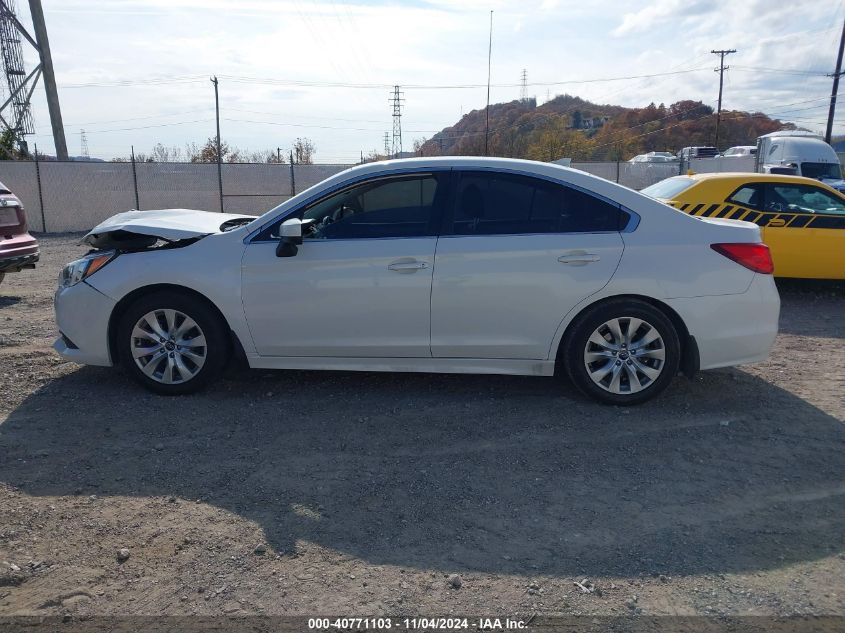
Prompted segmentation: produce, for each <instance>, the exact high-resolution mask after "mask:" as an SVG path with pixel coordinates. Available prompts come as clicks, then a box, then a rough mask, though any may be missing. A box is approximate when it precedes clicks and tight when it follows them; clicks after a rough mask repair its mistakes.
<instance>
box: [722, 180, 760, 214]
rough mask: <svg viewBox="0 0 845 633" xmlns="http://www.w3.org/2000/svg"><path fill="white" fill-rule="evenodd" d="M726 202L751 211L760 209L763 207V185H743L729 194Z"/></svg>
mask: <svg viewBox="0 0 845 633" xmlns="http://www.w3.org/2000/svg"><path fill="white" fill-rule="evenodd" d="M728 202H733V203H734V204H738V205H741V206H743V207H749V208H751V209H760V208H762V206H763V185H760V184H750V185H743V186H742V187H740V188H739V189H737V190H736V191H734V192H733V193H732V194H731V196H730V197H729V198H728Z"/></svg>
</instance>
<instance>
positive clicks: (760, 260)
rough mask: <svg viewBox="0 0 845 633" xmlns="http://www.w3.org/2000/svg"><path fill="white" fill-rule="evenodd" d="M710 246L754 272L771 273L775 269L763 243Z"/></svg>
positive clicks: (769, 253)
mask: <svg viewBox="0 0 845 633" xmlns="http://www.w3.org/2000/svg"><path fill="white" fill-rule="evenodd" d="M710 248H712V249H713V250H714V251H716V252H717V253H719V254H721V255H724V256H725V257H727V258H728V259H732V260H733V261H735V262H736V263H737V264H739V265H740V266H745V267H746V268H748V269H749V270H753V271H754V272H755V273H762V274H764V275H771V274H772V273H773V272H774V271H775V265H774V263H773V262H772V254H771V252H770V251H769V247H768V246H766V245H765V244H748V243H740V244H711V245H710Z"/></svg>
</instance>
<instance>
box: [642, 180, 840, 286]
mask: <svg viewBox="0 0 845 633" xmlns="http://www.w3.org/2000/svg"><path fill="white" fill-rule="evenodd" d="M642 193H644V194H646V195H649V196H652V197H654V198H657V199H659V200H663V201H664V202H666V203H667V204H670V205H672V206H673V207H676V208H678V209H680V210H681V211H684V212H686V213H689V214H691V215H693V216H698V217H706V218H724V219H731V220H745V221H746V222H753V223H755V224H757V225H758V226H760V227H761V231H762V235H763V241H764V242H765V243H766V244H767V245H768V246H769V247H770V248H771V249H772V259H773V260H774V264H775V271H774V274H775V275H776V276H778V277H798V278H810V279H845V256H843V253H845V196H843V195H842V194H841V193H840V192H839V191H837V190H835V189H833V188H832V187H829V186H828V185H826V184H824V183H822V182H819V181H818V180H814V179H812V178H802V177H801V176H789V175H782V174H753V173H733V174H730V173H723V174H696V175H694V176H675V177H673V178H667V179H666V180H663V181H662V182H659V183H657V184H655V185H652V186H651V187H647V188H646V189H643V191H642Z"/></svg>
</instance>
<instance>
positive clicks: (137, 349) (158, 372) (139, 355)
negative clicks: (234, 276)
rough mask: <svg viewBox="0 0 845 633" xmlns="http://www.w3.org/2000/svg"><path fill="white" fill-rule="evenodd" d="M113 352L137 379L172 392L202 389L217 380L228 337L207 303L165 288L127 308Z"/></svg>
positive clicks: (228, 347)
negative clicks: (114, 351)
mask: <svg viewBox="0 0 845 633" xmlns="http://www.w3.org/2000/svg"><path fill="white" fill-rule="evenodd" d="M115 350H116V353H117V356H118V360H119V362H120V364H121V365H122V366H123V368H124V369H125V370H126V371H127V372H128V373H129V375H130V376H132V378H133V379H134V380H135V381H137V382H138V383H140V384H142V385H143V386H144V387H146V388H147V389H149V390H150V391H154V392H155V393H158V394H161V395H167V396H171V395H180V394H186V393H193V392H196V391H200V390H201V389H203V388H204V387H206V386H207V385H208V384H209V383H210V382H211V381H213V380H214V379H215V378H217V377H218V376H219V375H220V374H221V373H222V371H223V369H224V368H225V366H226V363H227V362H228V359H229V355H230V353H231V341H230V339H229V337H228V335H227V328H226V325H225V323H224V322H223V320H222V319H221V318H220V316H219V315H218V314H217V312H216V311H215V310H214V309H213V308H212V307H211V306H209V305H208V303H206V302H205V301H204V300H202V299H201V298H198V297H195V296H193V295H190V294H180V293H177V292H174V291H170V290H164V291H158V292H153V293H151V294H148V295H144V296H142V297H140V298H138V299H136V300H135V301H134V302H132V304H131V305H130V306H129V307H128V308H127V309H126V311H125V312H124V313H123V315H122V316H121V318H120V321H119V323H118V327H117V334H116V340H115ZM147 351H149V352H150V353H149V354H146V353H145V352H147Z"/></svg>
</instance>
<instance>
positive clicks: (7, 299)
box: [0, 295, 21, 308]
mask: <svg viewBox="0 0 845 633" xmlns="http://www.w3.org/2000/svg"><path fill="white" fill-rule="evenodd" d="M20 302H21V298H20V297H18V296H16V295H3V296H0V308H7V307H9V306H13V305H15V304H17V303H20Z"/></svg>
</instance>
